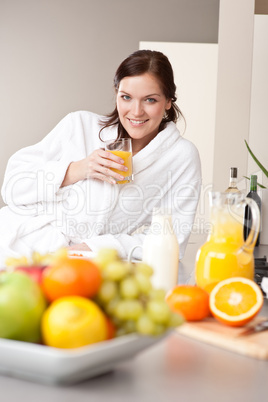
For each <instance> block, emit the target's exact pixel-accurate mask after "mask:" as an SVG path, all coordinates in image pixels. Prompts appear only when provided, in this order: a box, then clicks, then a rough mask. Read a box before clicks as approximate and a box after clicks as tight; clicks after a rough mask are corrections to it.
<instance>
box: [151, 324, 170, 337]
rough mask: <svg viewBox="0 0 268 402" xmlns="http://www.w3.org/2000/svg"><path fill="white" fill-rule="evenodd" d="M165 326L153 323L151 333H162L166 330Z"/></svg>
mask: <svg viewBox="0 0 268 402" xmlns="http://www.w3.org/2000/svg"><path fill="white" fill-rule="evenodd" d="M166 329H167V328H166V326H165V325H163V324H155V327H154V333H153V335H156V336H158V335H162V334H163V333H164V332H165V331H166Z"/></svg>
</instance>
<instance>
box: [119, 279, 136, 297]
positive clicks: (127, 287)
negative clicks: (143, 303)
mask: <svg viewBox="0 0 268 402" xmlns="http://www.w3.org/2000/svg"><path fill="white" fill-rule="evenodd" d="M120 295H121V296H122V297H123V298H124V299H136V298H137V297H138V295H139V284H138V282H137V280H136V279H135V277H133V276H130V277H127V278H125V279H123V280H122V281H121V282H120Z"/></svg>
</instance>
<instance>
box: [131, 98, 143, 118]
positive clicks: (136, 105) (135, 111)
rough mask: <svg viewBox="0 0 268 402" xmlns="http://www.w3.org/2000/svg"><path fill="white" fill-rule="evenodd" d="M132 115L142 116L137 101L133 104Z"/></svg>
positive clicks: (141, 109) (140, 106) (141, 110)
mask: <svg viewBox="0 0 268 402" xmlns="http://www.w3.org/2000/svg"><path fill="white" fill-rule="evenodd" d="M132 113H133V115H134V116H141V115H142V114H143V108H142V104H141V102H139V101H136V102H133V106H132Z"/></svg>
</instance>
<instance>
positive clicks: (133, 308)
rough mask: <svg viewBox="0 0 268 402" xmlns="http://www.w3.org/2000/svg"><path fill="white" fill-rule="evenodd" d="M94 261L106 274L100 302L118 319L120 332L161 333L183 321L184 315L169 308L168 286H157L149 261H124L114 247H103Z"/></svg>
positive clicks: (117, 327)
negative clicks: (153, 281)
mask: <svg viewBox="0 0 268 402" xmlns="http://www.w3.org/2000/svg"><path fill="white" fill-rule="evenodd" d="M94 261H95V263H96V264H97V265H98V266H99V267H100V269H101V272H102V278H103V281H102V285H101V287H100V289H99V292H98V294H97V297H96V302H97V303H98V304H99V305H100V307H101V308H102V309H103V311H104V312H105V313H106V315H107V316H108V317H109V318H110V319H111V320H112V322H113V323H114V325H115V327H116V335H117V336H120V335H125V334H129V333H132V332H137V333H139V334H142V335H150V336H152V335H161V334H163V333H164V332H165V331H166V330H167V329H169V328H174V327H177V326H179V325H181V324H182V322H183V318H182V316H180V315H178V314H175V313H173V312H171V310H170V309H169V307H168V305H167V303H166V301H165V295H166V292H165V290H163V289H155V288H153V286H152V283H151V276H152V275H153V269H152V268H151V267H150V266H149V265H147V264H145V263H143V262H138V263H130V262H126V261H123V260H122V259H120V257H119V256H118V253H117V251H116V250H113V249H102V250H100V251H99V253H98V255H97V256H96V258H95V259H94Z"/></svg>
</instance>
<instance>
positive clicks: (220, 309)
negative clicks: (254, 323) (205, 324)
mask: <svg viewBox="0 0 268 402" xmlns="http://www.w3.org/2000/svg"><path fill="white" fill-rule="evenodd" d="M262 305H263V294H262V291H261V289H260V288H259V286H258V285H257V284H256V283H255V282H254V281H252V280H251V279H247V278H240V277H237V278H228V279H225V280H223V281H221V282H219V283H218V284H217V285H216V286H215V287H214V288H213V290H212V291H211V293H210V298H209V307H210V311H211V313H212V315H213V316H214V317H215V318H216V319H217V320H219V321H221V322H223V323H224V324H227V325H230V326H233V327H240V326H243V325H245V324H247V323H248V322H249V321H251V320H252V319H253V317H255V316H256V314H258V312H259V311H260V309H261V307H262Z"/></svg>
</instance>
